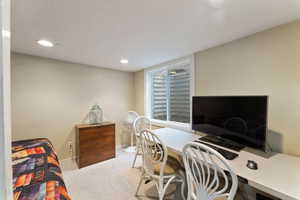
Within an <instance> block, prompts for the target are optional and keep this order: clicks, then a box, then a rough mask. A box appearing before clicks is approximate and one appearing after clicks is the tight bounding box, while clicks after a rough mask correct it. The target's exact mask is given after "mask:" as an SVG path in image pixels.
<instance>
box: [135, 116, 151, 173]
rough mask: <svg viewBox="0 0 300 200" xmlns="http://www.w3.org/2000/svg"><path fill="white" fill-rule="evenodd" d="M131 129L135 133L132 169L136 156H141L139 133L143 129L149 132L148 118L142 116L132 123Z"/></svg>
mask: <svg viewBox="0 0 300 200" xmlns="http://www.w3.org/2000/svg"><path fill="white" fill-rule="evenodd" d="M133 128H134V132H135V141H136V144H135V145H136V152H135V156H134V160H133V163H132V168H133V167H134V165H135V162H136V158H137V156H139V155H142V154H143V153H142V146H141V142H140V133H141V132H142V130H145V129H148V130H151V121H150V119H149V118H147V117H144V116H141V117H138V118H137V119H136V120H135V121H134V123H133Z"/></svg>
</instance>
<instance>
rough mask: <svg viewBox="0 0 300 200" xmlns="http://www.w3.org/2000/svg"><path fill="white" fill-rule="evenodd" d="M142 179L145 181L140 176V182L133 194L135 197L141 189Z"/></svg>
mask: <svg viewBox="0 0 300 200" xmlns="http://www.w3.org/2000/svg"><path fill="white" fill-rule="evenodd" d="M144 179H145V177H144V174H142V176H141V179H140V182H139V184H138V187H137V189H136V192H135V196H137V195H138V192H139V190H140V188H141V185H142V182H143V180H144Z"/></svg>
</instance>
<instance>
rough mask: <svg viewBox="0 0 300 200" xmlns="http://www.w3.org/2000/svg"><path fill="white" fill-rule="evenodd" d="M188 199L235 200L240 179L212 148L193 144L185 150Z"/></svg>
mask: <svg viewBox="0 0 300 200" xmlns="http://www.w3.org/2000/svg"><path fill="white" fill-rule="evenodd" d="M183 160H184V165H185V170H186V176H187V184H188V197H189V198H188V199H190V200H195V199H197V200H198V199H205V200H214V199H219V198H224V197H225V198H226V199H228V200H233V199H234V196H235V194H236V191H237V186H238V179H237V176H236V174H235V173H234V172H233V170H232V168H231V167H230V165H229V163H228V162H227V160H226V159H225V158H224V157H223V156H222V155H221V154H220V153H219V152H217V151H215V150H214V149H211V148H210V147H208V146H206V145H204V144H200V143H196V142H191V143H188V144H187V145H185V146H184V148H183Z"/></svg>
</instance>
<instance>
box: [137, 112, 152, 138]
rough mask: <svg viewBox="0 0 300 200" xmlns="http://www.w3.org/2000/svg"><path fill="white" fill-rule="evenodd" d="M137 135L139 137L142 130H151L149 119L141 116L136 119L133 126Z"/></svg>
mask: <svg viewBox="0 0 300 200" xmlns="http://www.w3.org/2000/svg"><path fill="white" fill-rule="evenodd" d="M133 127H134V131H135V135H137V136H139V135H140V133H141V131H142V130H145V129H148V130H151V121H150V119H149V118H147V117H144V116H141V117H138V118H136V120H135V121H134V124H133Z"/></svg>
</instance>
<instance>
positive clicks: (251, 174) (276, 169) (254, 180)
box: [153, 128, 300, 200]
mask: <svg viewBox="0 0 300 200" xmlns="http://www.w3.org/2000/svg"><path fill="white" fill-rule="evenodd" d="M153 132H154V133H155V134H156V135H158V136H159V138H160V139H161V140H162V141H163V142H164V143H165V144H166V146H167V147H168V148H170V149H171V150H173V151H175V152H177V153H181V151H182V149H183V147H184V145H185V144H186V143H188V142H192V141H194V140H196V139H198V138H199V137H201V136H199V135H195V134H192V133H188V132H185V131H181V130H177V129H171V128H162V129H157V130H154V131H153ZM237 153H238V154H239V157H237V158H236V159H234V160H232V161H228V162H229V163H230V164H231V166H232V168H233V169H234V171H235V173H236V174H237V175H238V176H240V177H242V178H245V179H247V180H248V184H249V185H250V186H252V187H255V188H257V189H259V190H262V191H264V192H267V193H269V194H271V195H273V196H275V197H278V198H281V199H283V200H300V158H299V157H293V156H289V155H285V154H276V155H274V156H272V157H270V158H263V157H261V156H258V155H255V154H252V153H249V152H246V151H241V152H237ZM248 160H254V161H255V162H257V163H258V170H251V169H248V168H247V167H246V163H247V161H248Z"/></svg>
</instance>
